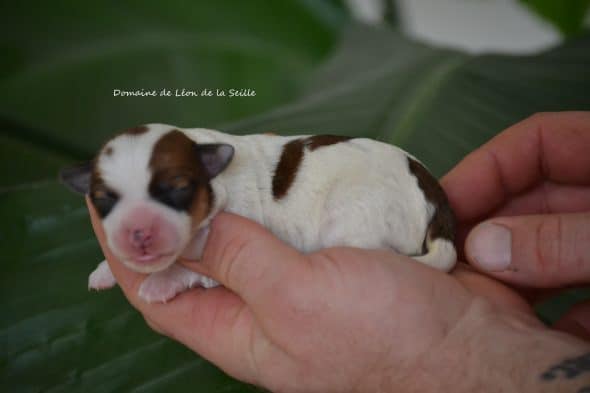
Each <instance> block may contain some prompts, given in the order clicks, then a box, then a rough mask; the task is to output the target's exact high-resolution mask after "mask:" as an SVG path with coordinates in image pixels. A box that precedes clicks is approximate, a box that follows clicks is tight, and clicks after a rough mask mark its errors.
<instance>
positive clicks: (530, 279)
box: [465, 213, 590, 288]
mask: <svg viewBox="0 0 590 393" xmlns="http://www.w3.org/2000/svg"><path fill="white" fill-rule="evenodd" d="M465 254H466V256H467V259H468V260H469V262H471V264H472V265H474V266H475V267H477V268H479V269H480V270H483V271H487V272H489V273H490V274H491V275H493V276H495V277H496V278H499V279H500V280H502V281H506V282H509V283H513V284H518V285H525V286H531V287H537V288H550V287H559V286H564V285H572V284H579V283H586V282H590V213H577V214H554V215H532V216H520V217H502V218H494V219H491V220H489V221H486V222H484V223H481V224H479V225H477V226H476V227H475V228H474V229H473V230H471V232H470V233H469V235H468V236H467V240H466V241H465Z"/></svg>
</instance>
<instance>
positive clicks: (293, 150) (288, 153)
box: [272, 135, 352, 200]
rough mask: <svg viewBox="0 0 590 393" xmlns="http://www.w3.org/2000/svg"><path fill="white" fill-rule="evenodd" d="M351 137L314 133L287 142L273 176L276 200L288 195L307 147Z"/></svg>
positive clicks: (318, 146)
mask: <svg viewBox="0 0 590 393" xmlns="http://www.w3.org/2000/svg"><path fill="white" fill-rule="evenodd" d="M350 139H352V138H351V137H349V136H340V135H314V136H310V137H307V138H304V139H294V140H292V141H290V142H289V143H287V144H285V146H283V152H282V153H281V158H280V159H279V163H278V164H277V167H276V169H275V172H274V175H273V178H272V195H273V196H274V198H275V200H278V199H281V198H283V197H284V196H285V195H287V191H289V188H290V187H291V184H293V181H294V180H295V177H296V176H297V171H298V170H299V165H300V164H301V161H302V160H303V155H304V154H305V148H307V149H309V151H314V150H316V149H318V148H320V147H322V146H329V145H333V144H336V143H340V142H345V141H348V140H350Z"/></svg>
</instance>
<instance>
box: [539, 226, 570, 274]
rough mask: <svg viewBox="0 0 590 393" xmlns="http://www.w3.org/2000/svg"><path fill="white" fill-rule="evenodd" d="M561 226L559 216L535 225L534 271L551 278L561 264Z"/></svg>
mask: <svg viewBox="0 0 590 393" xmlns="http://www.w3.org/2000/svg"><path fill="white" fill-rule="evenodd" d="M564 240H565V239H564V237H563V225H562V218H561V216H560V215H554V216H546V217H544V218H543V219H542V220H540V221H539V223H538V224H537V228H536V232H535V245H536V258H535V262H536V266H535V267H536V270H537V271H538V272H539V273H540V274H541V275H542V276H544V277H551V276H552V275H553V274H555V273H556V272H558V271H559V270H560V267H561V265H562V264H563V257H564V255H563V242H564Z"/></svg>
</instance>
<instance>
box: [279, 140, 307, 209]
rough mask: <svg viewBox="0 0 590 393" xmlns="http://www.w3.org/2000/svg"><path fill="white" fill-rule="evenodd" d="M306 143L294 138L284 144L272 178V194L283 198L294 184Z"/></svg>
mask: <svg viewBox="0 0 590 393" xmlns="http://www.w3.org/2000/svg"><path fill="white" fill-rule="evenodd" d="M303 148H304V143H303V140H301V139H294V140H292V141H290V142H289V143H287V144H285V146H283V152H282V153H281V158H280V159H279V163H278V164H277V167H276V169H275V173H274V175H273V178H272V195H273V197H274V198H275V199H281V198H282V197H284V196H285V195H286V194H287V191H288V190H289V188H290V187H291V184H293V181H294V180H295V176H296V175H297V170H298V169H299V164H301V160H302V159H303V153H304V152H303Z"/></svg>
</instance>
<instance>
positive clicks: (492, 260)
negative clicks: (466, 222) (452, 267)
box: [466, 223, 512, 272]
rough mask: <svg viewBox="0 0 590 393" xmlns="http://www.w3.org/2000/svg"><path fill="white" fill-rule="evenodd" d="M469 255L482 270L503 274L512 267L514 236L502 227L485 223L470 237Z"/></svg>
mask: <svg viewBox="0 0 590 393" xmlns="http://www.w3.org/2000/svg"><path fill="white" fill-rule="evenodd" d="M466 248H467V253H468V255H470V256H471V258H473V259H474V261H473V262H475V263H476V264H477V266H479V267H480V268H481V269H483V270H487V271H490V272H501V271H504V270H507V269H508V268H509V267H510V262H511V259H512V235H511V233H510V230H509V229H508V228H506V227H503V226H501V225H497V224H492V223H483V224H480V225H479V226H477V227H476V228H475V229H474V230H473V232H472V233H471V234H470V235H469V238H468V244H467V247H466Z"/></svg>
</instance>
